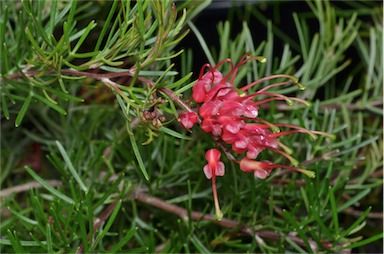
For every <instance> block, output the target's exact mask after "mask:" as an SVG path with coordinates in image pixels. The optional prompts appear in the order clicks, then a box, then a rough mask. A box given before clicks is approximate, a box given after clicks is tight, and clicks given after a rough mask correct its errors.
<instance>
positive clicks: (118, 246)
mask: <svg viewBox="0 0 384 254" xmlns="http://www.w3.org/2000/svg"><path fill="white" fill-rule="evenodd" d="M137 230H138V228H137V227H135V228H132V229H130V230H129V231H128V232H125V233H124V234H125V235H124V237H123V238H122V239H121V240H120V242H118V243H117V244H114V245H113V247H112V248H111V249H110V250H109V252H110V253H115V252H117V251H120V250H122V249H121V248H122V247H124V246H125V245H126V244H127V243H128V241H129V240H131V238H132V237H133V236H134V235H135V234H136V232H137ZM123 251H124V250H123Z"/></svg>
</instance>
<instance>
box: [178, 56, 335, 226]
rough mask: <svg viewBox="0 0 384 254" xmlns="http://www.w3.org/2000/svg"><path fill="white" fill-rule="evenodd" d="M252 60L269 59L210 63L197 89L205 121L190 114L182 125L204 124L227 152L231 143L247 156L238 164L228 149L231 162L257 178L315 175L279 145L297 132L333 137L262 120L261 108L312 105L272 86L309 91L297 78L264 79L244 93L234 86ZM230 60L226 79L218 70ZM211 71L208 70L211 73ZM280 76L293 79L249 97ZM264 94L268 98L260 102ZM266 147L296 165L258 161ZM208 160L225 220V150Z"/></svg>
mask: <svg viewBox="0 0 384 254" xmlns="http://www.w3.org/2000/svg"><path fill="white" fill-rule="evenodd" d="M250 60H259V61H261V62H265V58H261V57H249V54H246V55H244V56H243V57H242V58H241V59H240V61H239V63H238V64H237V65H233V63H232V61H231V60H229V59H225V60H223V61H221V62H220V63H219V64H217V65H216V66H215V67H211V66H210V65H209V64H205V65H204V66H203V67H202V69H201V72H200V75H199V79H198V81H197V82H196V84H195V85H194V87H193V89H192V98H193V99H194V101H195V102H196V103H198V104H199V106H200V107H199V110H198V112H199V115H200V117H201V118H198V116H197V115H196V114H193V112H188V113H185V114H180V116H179V122H180V123H181V125H182V126H183V127H184V128H186V129H190V128H191V127H192V125H194V124H195V123H196V122H199V123H201V128H202V129H203V131H204V132H207V133H209V134H210V135H211V136H212V137H213V139H214V140H215V141H216V142H218V144H219V145H220V146H221V147H222V148H223V147H224V148H225V144H228V145H230V146H231V150H232V151H233V152H234V153H235V154H238V156H243V158H241V159H240V160H237V159H235V158H234V157H233V156H232V155H231V154H230V152H227V151H226V152H227V155H228V156H229V158H230V159H231V160H233V161H235V162H236V163H238V164H239V165H240V169H241V170H242V171H244V172H252V173H254V175H255V177H257V178H261V179H265V178H266V177H268V176H269V174H270V173H271V171H272V169H274V168H284V169H290V170H293V171H299V172H302V173H304V174H306V175H308V176H310V177H314V176H315V174H314V173H313V172H311V171H308V170H305V169H301V168H297V166H298V162H297V161H296V160H295V159H294V158H293V157H292V156H290V154H291V153H292V150H291V149H290V148H289V147H287V146H285V145H284V144H282V143H281V142H280V141H279V137H281V136H285V135H290V134H292V133H296V132H303V133H307V134H309V135H310V136H311V137H312V138H316V134H320V135H326V136H332V135H329V134H327V133H323V132H317V131H309V130H306V129H304V128H301V127H299V126H295V125H290V124H272V123H269V122H267V121H265V120H263V119H261V118H259V117H258V113H259V105H261V104H264V103H268V102H270V101H281V100H283V101H286V103H288V104H289V105H291V104H293V103H294V102H295V101H297V102H299V103H303V104H305V105H310V104H309V103H308V102H306V101H304V100H301V99H299V98H294V97H287V96H285V95H281V94H277V93H273V92H268V90H269V89H271V88H273V87H277V86H282V85H292V84H293V85H296V86H298V87H299V88H300V89H302V90H303V89H304V87H303V86H302V85H301V84H300V83H298V81H297V79H296V78H294V77H293V76H290V75H284V74H278V75H273V76H269V77H265V78H262V79H259V80H257V81H255V82H252V83H250V84H248V85H246V86H244V87H242V88H240V89H238V88H235V87H234V86H233V85H232V84H233V81H234V79H235V77H236V74H237V72H238V69H239V68H240V67H241V66H242V65H244V64H245V63H246V62H248V61H250ZM226 62H228V63H230V65H231V67H232V68H231V70H230V71H229V72H228V73H227V74H226V75H225V76H224V75H223V74H222V73H221V72H219V71H218V68H219V67H220V66H221V65H222V64H224V63H226ZM207 68H208V70H207V71H206V69H207ZM205 71H206V72H205ZM204 72H205V73H204ZM276 78H286V79H288V81H285V82H280V83H275V84H271V85H268V86H266V87H264V88H262V89H260V90H259V91H257V92H253V93H251V94H248V90H249V89H250V88H252V87H253V86H255V85H257V84H259V83H261V82H263V81H266V80H272V79H276ZM261 96H263V98H264V99H262V100H257V99H258V98H260V97H261ZM280 127H283V128H288V130H286V131H280ZM266 149H268V150H271V151H273V152H276V153H278V154H280V155H282V156H284V157H286V158H287V159H288V160H289V161H290V162H291V164H292V165H293V166H285V165H279V164H274V163H272V162H270V161H262V162H260V161H256V158H257V157H258V155H259V153H260V152H262V151H264V150H266ZM225 150H227V149H225ZM243 154H244V155H243ZM206 159H207V161H208V164H207V165H206V166H205V167H204V173H205V175H206V177H207V178H208V179H212V188H213V195H214V200H215V206H216V215H217V217H218V218H220V217H221V216H222V214H221V211H220V208H219V205H218V200H217V193H216V176H222V175H224V164H223V163H222V162H221V161H220V152H219V150H217V149H210V150H208V151H207V153H206Z"/></svg>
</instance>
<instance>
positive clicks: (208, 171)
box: [203, 148, 225, 220]
mask: <svg viewBox="0 0 384 254" xmlns="http://www.w3.org/2000/svg"><path fill="white" fill-rule="evenodd" d="M220 157H221V153H220V151H219V150H217V149H214V148H212V149H209V150H208V151H207V152H206V153H205V158H206V159H207V161H208V164H207V165H205V166H204V168H203V170H204V174H205V176H206V177H207V179H212V191H213V198H214V201H215V208H216V218H217V219H218V220H221V218H223V213H222V212H221V210H220V206H219V199H218V198H217V190H216V176H223V175H224V171H225V167H224V163H223V162H221V161H220Z"/></svg>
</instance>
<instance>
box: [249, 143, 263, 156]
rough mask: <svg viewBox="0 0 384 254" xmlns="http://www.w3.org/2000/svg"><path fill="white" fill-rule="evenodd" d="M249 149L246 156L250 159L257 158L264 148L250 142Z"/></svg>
mask: <svg viewBox="0 0 384 254" xmlns="http://www.w3.org/2000/svg"><path fill="white" fill-rule="evenodd" d="M247 149H248V151H247V154H246V156H247V158H249V159H256V158H257V156H259V153H261V152H262V151H263V150H264V148H261V147H257V146H254V145H252V144H249V145H248V147H247Z"/></svg>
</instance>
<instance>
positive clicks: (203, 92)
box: [192, 80, 210, 103]
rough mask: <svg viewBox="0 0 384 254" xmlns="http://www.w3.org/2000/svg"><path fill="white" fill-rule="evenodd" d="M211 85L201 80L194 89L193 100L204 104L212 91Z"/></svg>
mask: <svg viewBox="0 0 384 254" xmlns="http://www.w3.org/2000/svg"><path fill="white" fill-rule="evenodd" d="M209 88H210V83H209V81H207V80H199V81H197V82H196V84H195V85H194V86H193V87H192V98H193V99H194V100H195V101H196V102H197V103H200V102H203V101H204V100H205V97H206V96H207V92H208V91H209V90H210V89H209Z"/></svg>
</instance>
